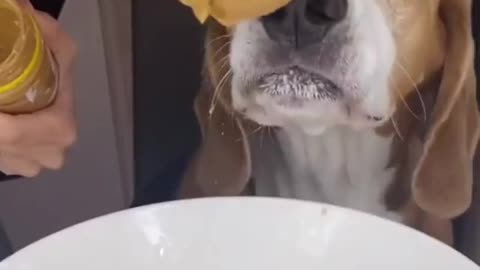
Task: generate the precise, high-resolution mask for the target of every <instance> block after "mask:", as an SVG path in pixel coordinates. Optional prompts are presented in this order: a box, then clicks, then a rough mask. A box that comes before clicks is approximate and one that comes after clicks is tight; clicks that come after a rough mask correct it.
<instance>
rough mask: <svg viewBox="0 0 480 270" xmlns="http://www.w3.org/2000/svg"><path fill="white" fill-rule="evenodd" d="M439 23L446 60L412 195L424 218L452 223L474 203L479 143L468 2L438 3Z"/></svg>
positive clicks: (451, 1) (454, 0)
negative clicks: (475, 158) (474, 170)
mask: <svg viewBox="0 0 480 270" xmlns="http://www.w3.org/2000/svg"><path fill="white" fill-rule="evenodd" d="M440 17H441V19H442V20H443V23H444V26H445V31H446V40H445V41H446V42H447V44H446V57H445V63H444V69H443V75H442V82H441V84H440V89H439V91H438V94H437V98H436V102H435V106H434V108H433V111H432V114H431V117H430V124H431V125H430V127H429V130H428V132H427V135H426V138H425V144H424V149H423V153H422V155H421V157H420V160H419V163H418V167H417V168H416V169H415V171H414V175H413V177H414V179H413V195H414V198H415V200H416V202H417V204H418V205H419V206H420V207H421V208H422V209H423V210H425V211H427V212H428V213H431V214H433V215H435V216H438V217H442V218H453V217H456V216H458V215H461V214H462V213H463V212H464V211H466V210H467V209H468V207H469V206H470V203H471V200H472V160H473V156H474V150H475V148H476V146H477V142H478V139H479V123H480V122H479V121H480V120H479V112H478V107H477V103H476V101H475V96H476V95H475V92H476V81H475V73H474V68H473V59H474V44H473V39H472V30H471V27H472V24H471V0H441V1H440Z"/></svg>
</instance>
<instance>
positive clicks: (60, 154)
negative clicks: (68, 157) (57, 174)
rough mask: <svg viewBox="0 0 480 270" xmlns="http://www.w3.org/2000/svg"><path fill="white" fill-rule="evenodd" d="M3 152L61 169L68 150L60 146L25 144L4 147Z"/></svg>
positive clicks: (44, 165)
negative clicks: (28, 145) (25, 145)
mask: <svg viewBox="0 0 480 270" xmlns="http://www.w3.org/2000/svg"><path fill="white" fill-rule="evenodd" d="M1 152H2V153H3V154H5V155H8V156H15V157H18V158H23V159H27V160H31V161H35V162H36V163H38V164H40V165H41V166H42V167H44V168H47V169H50V170H59V169H61V168H62V167H63V165H64V163H65V153H66V150H65V149H63V148H58V147H52V146H50V147H47V146H41V147H24V146H18V147H15V146H10V147H5V148H2V151H1Z"/></svg>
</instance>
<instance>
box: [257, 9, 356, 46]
mask: <svg viewBox="0 0 480 270" xmlns="http://www.w3.org/2000/svg"><path fill="white" fill-rule="evenodd" d="M347 10H348V0H293V1H292V2H291V3H290V4H288V5H287V6H286V7H283V8H281V9H279V10H277V11H275V12H274V13H272V14H270V15H267V16H265V17H263V18H262V23H263V25H264V27H265V30H266V31H267V34H268V36H269V37H270V38H271V39H272V40H274V41H276V42H279V43H282V44H288V45H293V46H294V47H295V48H303V47H308V46H309V45H314V44H316V43H318V42H321V41H322V40H323V39H324V38H325V36H326V35H327V33H328V31H329V30H330V29H331V28H332V27H333V26H334V25H335V24H337V23H339V22H341V21H342V20H343V19H344V18H345V17H346V15H347Z"/></svg>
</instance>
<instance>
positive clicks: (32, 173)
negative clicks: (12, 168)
mask: <svg viewBox="0 0 480 270" xmlns="http://www.w3.org/2000/svg"><path fill="white" fill-rule="evenodd" d="M41 172H42V169H41V168H40V167H39V166H38V167H32V168H30V169H29V170H28V171H25V173H23V176H24V177H26V178H35V177H37V176H39V175H40V173H41Z"/></svg>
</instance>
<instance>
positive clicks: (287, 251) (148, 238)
mask: <svg viewBox="0 0 480 270" xmlns="http://www.w3.org/2000/svg"><path fill="white" fill-rule="evenodd" d="M6 269H8V270H44V269H45V270H97V269H98V270H319V269H328V270H344V269H352V270H354V269H355V270H356V269H368V270H386V269H388V270H407V269H413V270H417V269H425V270H430V269H432V270H452V269H455V270H470V269H472V270H473V269H476V270H477V269H480V268H479V267H478V266H476V265H475V264H474V263H473V262H471V261H469V260H467V259H466V258H465V257H464V256H462V255H460V254H459V253H457V252H456V251H454V250H453V249H451V248H450V247H447V246H445V245H443V244H441V243H440V242H438V241H436V240H433V239H431V238H429V237H427V236H425V235H423V234H421V233H419V232H416V231H414V230H411V229H409V228H406V227H403V226H400V225H397V224H394V223H391V222H389V221H384V220H382V219H379V218H376V217H373V216H369V215H365V214H362V213H358V212H354V211H351V210H346V209H342V208H337V207H333V206H329V205H320V204H315V203H307V202H299V201H292V200H282V199H265V198H222V199H221V198H212V199H201V200H190V201H179V202H173V203H167V204H159V205H153V206H148V207H143V208H138V209H133V210H128V211H124V212H120V213H115V214H112V215H109V216H106V217H102V218H98V219H95V220H93V221H89V222H86V223H83V224H80V225H77V226H74V227H72V228H69V229H67V230H64V231H62V232H60V233H57V234H54V235H53V236H50V237H48V238H46V239H44V240H41V241H39V242H37V243H35V244H33V245H31V246H29V247H27V248H25V249H23V250H21V251H19V252H18V253H16V254H15V255H13V256H12V257H10V258H8V259H7V260H5V261H4V262H2V263H1V264H0V270H6Z"/></svg>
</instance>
